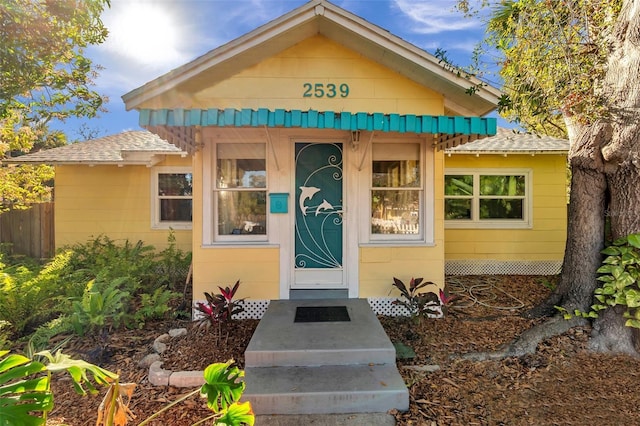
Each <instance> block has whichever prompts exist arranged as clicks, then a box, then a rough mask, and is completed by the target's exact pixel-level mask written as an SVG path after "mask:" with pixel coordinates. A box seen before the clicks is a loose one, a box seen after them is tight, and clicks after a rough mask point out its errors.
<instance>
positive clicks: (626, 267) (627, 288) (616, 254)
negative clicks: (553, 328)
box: [557, 234, 640, 328]
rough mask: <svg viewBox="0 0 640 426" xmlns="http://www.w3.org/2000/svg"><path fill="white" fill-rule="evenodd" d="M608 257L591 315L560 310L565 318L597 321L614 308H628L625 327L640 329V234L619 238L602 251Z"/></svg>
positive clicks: (625, 315)
mask: <svg viewBox="0 0 640 426" xmlns="http://www.w3.org/2000/svg"><path fill="white" fill-rule="evenodd" d="M602 253H603V254H605V255H607V257H606V258H605V259H604V261H603V262H602V266H601V267H600V268H598V273H600V274H601V275H600V276H599V277H598V280H599V281H601V282H602V285H601V286H600V287H598V288H596V290H595V292H594V295H595V296H594V297H595V299H596V302H595V303H594V304H593V305H592V306H591V310H590V311H589V312H582V311H580V310H575V311H574V312H573V313H570V312H567V311H566V309H564V308H561V307H557V308H558V309H559V310H560V311H562V312H563V314H564V316H565V318H567V319H569V318H571V317H572V316H574V315H575V316H581V317H585V318H597V317H598V312H600V311H602V310H605V309H608V308H610V307H613V306H618V305H619V306H626V308H627V309H626V311H625V313H624V317H625V318H626V319H627V321H626V323H625V325H626V326H628V327H634V328H640V234H631V235H628V236H626V237H623V238H619V239H617V240H615V241H614V242H613V244H612V245H610V246H609V247H607V248H605V249H604V250H602Z"/></svg>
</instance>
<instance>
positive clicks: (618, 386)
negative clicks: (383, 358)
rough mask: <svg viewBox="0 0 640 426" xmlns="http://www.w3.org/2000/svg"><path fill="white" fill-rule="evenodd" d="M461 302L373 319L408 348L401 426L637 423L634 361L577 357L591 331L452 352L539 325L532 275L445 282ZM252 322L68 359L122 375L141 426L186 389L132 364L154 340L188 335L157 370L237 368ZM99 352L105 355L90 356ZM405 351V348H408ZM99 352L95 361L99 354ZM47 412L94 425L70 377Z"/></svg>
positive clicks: (111, 342) (80, 350)
mask: <svg viewBox="0 0 640 426" xmlns="http://www.w3.org/2000/svg"><path fill="white" fill-rule="evenodd" d="M447 281H448V286H449V289H450V290H451V291H452V292H454V293H458V294H459V295H460V298H459V299H458V300H457V301H456V303H454V305H453V308H451V309H450V310H449V312H448V314H447V315H446V317H445V318H441V319H427V320H423V321H420V322H416V321H411V320H408V319H403V318H388V317H383V318H381V322H382V324H383V326H384V327H385V329H386V330H387V333H388V334H389V336H390V338H391V339H392V341H394V342H401V343H402V345H404V346H405V347H408V348H411V349H412V350H413V351H414V352H415V355H412V354H411V353H408V354H404V353H403V354H401V359H399V360H398V366H399V368H400V371H401V373H402V375H403V376H404V378H405V381H406V383H407V385H408V386H409V389H410V408H409V411H408V412H406V413H394V414H395V416H396V419H397V423H398V424H399V425H429V426H431V425H541V426H543V425H633V424H640V393H638V391H637V388H638V386H639V385H640V377H639V375H640V360H639V359H634V358H630V357H627V356H614V355H603V354H593V353H589V352H587V351H586V350H585V346H586V342H587V339H588V336H589V332H590V330H589V329H588V328H583V327H580V328H573V329H571V330H570V331H569V332H567V333H565V334H564V335H562V336H559V337H555V338H552V339H549V340H547V341H545V342H543V343H541V344H540V345H539V346H538V350H537V352H536V353H535V354H533V355H529V356H525V357H522V358H507V359H504V360H500V361H484V362H474V361H465V360H462V359H460V358H459V357H457V356H456V355H460V354H464V353H469V352H476V351H490V350H494V349H496V348H498V347H499V346H500V345H502V344H505V343H507V342H509V341H511V340H512V339H513V338H514V337H515V336H517V335H519V334H520V333H521V332H522V331H523V330H525V329H527V328H529V327H531V326H532V325H534V324H535V321H533V320H526V319H523V318H521V317H520V316H519V314H520V313H521V312H523V311H524V310H526V309H527V308H529V307H531V306H533V305H534V304H535V303H537V302H538V301H539V300H541V299H542V298H544V296H545V295H546V294H547V293H548V291H549V289H548V286H549V284H550V283H551V281H550V280H549V279H548V278H547V279H545V278H542V277H529V276H471V277H449V278H448V279H447ZM256 324H257V321H251V320H245V321H237V322H236V324H235V325H234V326H233V327H230V328H229V329H228V330H227V331H228V333H227V331H225V332H224V333H223V334H222V335H221V336H217V335H216V334H215V333H214V332H213V330H208V331H204V330H199V329H197V328H195V327H193V324H192V323H184V322H183V323H178V322H176V321H173V322H163V323H156V324H151V325H149V326H147V327H146V328H145V329H143V330H127V331H122V332H114V333H111V334H110V335H109V336H108V337H107V339H106V340H103V341H97V340H93V339H86V338H85V339H84V340H74V341H72V342H71V343H70V344H69V345H68V348H67V350H66V351H67V352H72V353H75V354H76V355H77V356H81V357H83V358H84V359H89V360H91V361H93V362H101V365H103V366H104V367H106V368H108V369H110V370H112V371H116V372H120V375H121V381H122V382H136V383H138V386H137V388H136V391H135V393H134V396H133V398H132V401H131V403H130V408H131V410H132V411H133V413H134V414H135V415H136V419H135V420H134V421H133V422H131V424H138V423H139V422H140V421H142V420H144V419H145V418H147V417H148V416H150V415H151V414H153V413H154V412H155V411H157V410H158V409H160V408H161V407H163V406H165V405H166V404H168V403H170V402H171V401H174V400H176V399H178V398H179V397H180V396H182V395H184V394H187V393H189V392H190V391H191V389H177V388H170V387H169V388H165V387H154V386H151V385H150V384H149V382H148V380H147V369H142V368H140V367H139V366H138V362H139V361H140V359H142V357H144V356H145V355H146V354H148V353H149V352H150V351H151V345H152V344H153V341H154V339H155V338H156V337H157V336H159V335H160V334H163V333H166V332H167V331H168V330H169V329H170V328H175V327H179V326H182V327H188V328H189V334H188V335H187V337H185V338H175V339H173V340H172V341H171V343H170V345H169V348H168V350H167V351H166V354H167V355H166V356H165V357H164V365H163V367H164V368H166V369H170V370H174V371H176V370H199V369H203V368H204V367H205V366H206V365H208V364H209V363H212V362H220V361H226V360H227V359H229V358H233V359H235V360H236V361H237V363H238V364H239V365H240V366H241V367H242V366H243V362H244V360H243V352H244V348H245V347H246V345H247V344H248V342H249V339H250V337H251V334H252V332H253V330H254V329H255V326H256ZM97 348H103V349H104V350H103V351H100V350H96V349H97ZM409 352H410V351H409ZM96 354H101V355H102V357H101V358H102V360H100V359H97V358H95V355H96ZM53 391H54V396H55V408H54V411H53V412H52V413H51V415H50V417H49V419H48V421H47V424H48V425H61V424H68V425H72V426H80V425H94V424H95V421H96V413H97V407H98V405H99V402H100V400H101V397H102V394H103V393H104V391H103V392H101V393H100V394H99V395H98V396H88V397H84V398H80V397H78V396H76V395H75V394H74V393H73V391H72V389H71V383H70V381H69V379H67V378H66V377H64V376H56V377H55V378H54V383H53ZM208 414H209V412H208V410H207V409H206V407H205V406H204V402H203V401H202V400H200V399H199V398H198V397H194V398H191V399H188V400H187V401H185V402H184V403H182V404H180V405H177V406H176V407H174V408H172V409H171V410H170V411H168V412H166V413H165V414H164V415H163V416H162V417H160V418H159V419H158V420H157V421H156V422H154V423H152V424H155V425H176V426H180V425H190V424H193V423H195V422H196V421H198V420H201V419H203V418H204V417H206V416H207V415H208Z"/></svg>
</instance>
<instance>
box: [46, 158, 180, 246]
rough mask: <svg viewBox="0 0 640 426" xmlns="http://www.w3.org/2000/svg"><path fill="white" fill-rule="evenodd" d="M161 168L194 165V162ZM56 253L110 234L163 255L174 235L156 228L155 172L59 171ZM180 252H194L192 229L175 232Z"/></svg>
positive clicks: (68, 167)
mask: <svg viewBox="0 0 640 426" xmlns="http://www.w3.org/2000/svg"><path fill="white" fill-rule="evenodd" d="M161 165H181V166H191V159H190V158H185V159H173V160H171V161H170V162H166V163H162V164H161ZM55 179H56V183H55V229H56V232H55V234H56V248H60V247H64V246H66V245H72V244H76V243H84V242H87V241H90V240H92V239H95V238H97V237H98V236H101V235H104V236H106V237H108V238H110V239H112V240H116V241H119V242H123V241H125V240H129V241H131V242H137V241H138V240H142V241H143V242H144V243H145V244H149V245H153V246H154V247H155V248H156V249H158V250H162V249H163V248H165V247H166V246H167V238H168V235H169V231H168V230H166V229H151V187H150V183H151V169H150V168H148V167H146V166H125V167H117V166H113V165H109V166H94V167H89V166H86V165H78V166H75V165H65V166H58V167H56V178H55ZM174 234H175V237H176V242H177V246H178V248H180V249H182V250H185V251H191V230H175V231H174Z"/></svg>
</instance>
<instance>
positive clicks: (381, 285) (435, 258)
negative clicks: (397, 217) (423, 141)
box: [359, 152, 445, 297]
mask: <svg viewBox="0 0 640 426" xmlns="http://www.w3.org/2000/svg"><path fill="white" fill-rule="evenodd" d="M434 162H435V164H434V173H435V179H434V187H433V188H425V194H426V197H428V196H429V193H433V194H434V196H435V218H426V220H427V226H430V225H431V223H433V226H434V227H435V228H434V231H435V232H434V240H435V244H434V245H433V246H432V247H424V246H417V247H415V246H414V247H412V246H397V247H393V246H391V247H361V248H360V295H359V297H389V296H392V297H393V296H397V292H395V290H394V292H391V294H390V291H391V290H392V289H393V287H392V285H391V284H392V283H393V278H394V277H396V278H399V279H400V280H402V281H403V282H405V283H408V282H409V280H410V279H411V278H417V277H422V278H424V279H425V281H431V282H433V283H434V284H435V286H434V287H433V288H429V287H428V288H426V289H425V291H429V290H433V289H435V288H436V287H442V286H444V281H443V280H444V259H445V245H444V236H445V232H444V210H443V208H442V206H443V198H444V188H443V185H442V182H443V181H442V177H441V175H442V173H443V164H444V156H443V154H442V153H441V152H436V153H435V159H434Z"/></svg>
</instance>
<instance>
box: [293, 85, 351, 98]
mask: <svg viewBox="0 0 640 426" xmlns="http://www.w3.org/2000/svg"><path fill="white" fill-rule="evenodd" d="M303 88H304V94H303V95H302V97H304V98H335V97H336V96H340V97H341V98H346V97H347V96H349V85H348V84H347V83H342V84H341V85H339V86H338V85H335V84H333V83H329V84H323V83H304V84H303Z"/></svg>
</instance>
